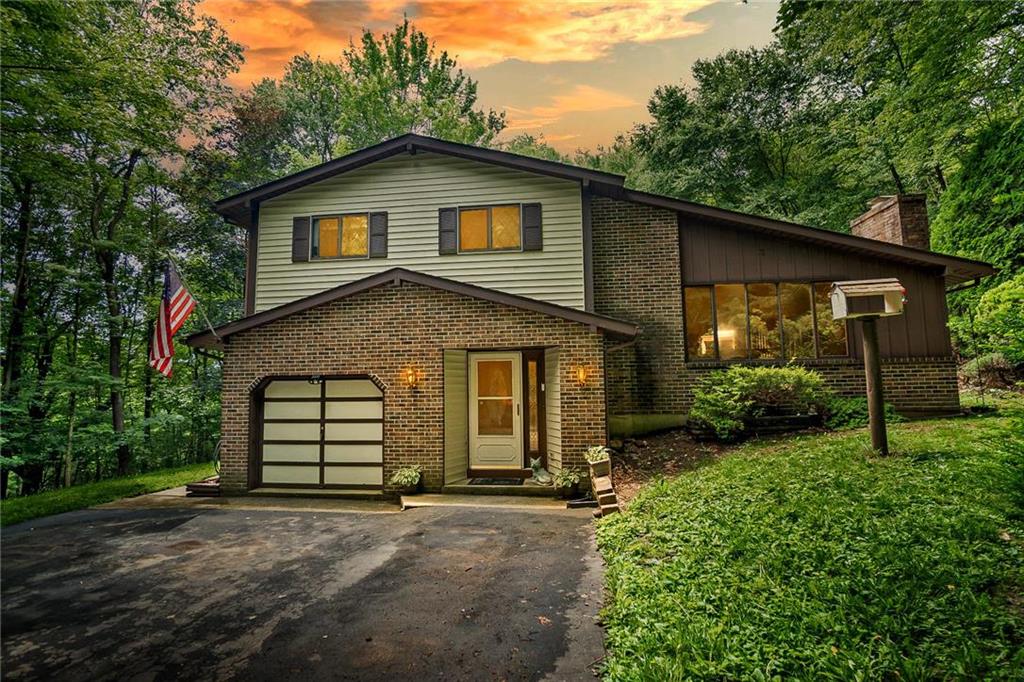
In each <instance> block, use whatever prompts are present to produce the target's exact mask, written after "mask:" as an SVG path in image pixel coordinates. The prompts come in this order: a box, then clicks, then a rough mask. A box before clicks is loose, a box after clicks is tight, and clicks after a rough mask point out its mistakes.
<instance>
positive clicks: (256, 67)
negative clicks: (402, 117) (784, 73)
mask: <svg viewBox="0 0 1024 682" xmlns="http://www.w3.org/2000/svg"><path fill="white" fill-rule="evenodd" d="M202 9H203V11H205V12H206V13H208V14H211V15H213V16H214V17H216V18H217V19H218V20H219V21H220V22H221V23H222V24H223V25H224V27H225V28H226V29H227V31H228V33H229V34H230V35H231V37H232V38H233V39H234V40H236V41H238V42H240V43H242V44H243V45H244V46H245V48H246V50H245V59H246V61H245V65H244V66H243V67H242V70H241V72H240V73H238V74H236V75H235V76H234V78H233V83H234V84H235V85H236V86H238V87H243V88H244V87H247V86H248V85H249V84H250V83H252V82H253V81H254V80H258V79H259V78H262V77H263V76H271V77H278V76H280V75H281V73H282V72H283V71H284V65H285V64H286V63H287V62H288V60H289V59H290V58H291V57H292V55H295V54H300V53H302V52H308V53H310V54H311V55H313V56H320V57H323V58H328V59H332V60H336V59H337V58H338V56H339V54H340V52H341V50H342V48H343V47H345V46H347V45H348V43H349V40H350V39H355V38H357V37H358V36H359V34H360V33H361V32H362V30H363V29H369V30H371V31H374V32H375V33H383V32H385V31H387V30H390V29H391V28H392V27H394V25H395V24H397V23H399V22H401V21H402V17H403V15H405V16H407V17H408V18H409V19H410V21H411V22H412V23H413V24H414V25H415V26H416V27H417V28H419V29H420V30H422V31H423V32H424V33H426V34H427V35H428V36H430V37H431V38H432V39H434V40H435V41H436V43H437V47H438V49H441V50H447V51H448V52H449V54H452V55H454V56H455V57H456V58H457V60H458V63H459V65H460V66H461V67H462V68H463V69H465V71H466V72H467V73H468V74H469V75H470V76H471V77H472V78H474V79H475V80H477V81H478V83H479V95H480V105H481V106H482V107H485V108H493V109H496V110H499V111H505V112H506V113H507V117H508V122H509V125H508V129H507V131H506V133H505V134H504V135H505V136H506V137H507V136H510V135H515V134H519V133H531V134H533V135H543V136H544V138H545V139H546V140H547V141H548V142H549V143H550V144H552V145H553V146H555V147H557V148H558V149H561V150H562V151H572V150H575V149H577V148H584V149H592V148H594V147H596V146H597V145H599V144H607V143H609V142H611V140H612V139H613V138H614V137H615V134H616V133H618V132H622V131H625V130H628V129H629V128H630V127H631V126H632V125H633V124H634V123H636V122H638V121H643V120H647V110H646V106H647V100H648V98H649V97H650V95H651V93H652V92H653V91H654V88H655V87H657V86H658V85H661V84H666V83H678V82H683V83H689V82H690V67H691V66H692V65H693V62H694V61H695V60H696V59H699V58H701V57H711V56H714V55H715V54H718V53H719V52H721V51H722V50H726V49H729V48H732V47H741V48H742V47H750V46H755V45H756V46H760V45H764V44H765V43H767V42H768V41H769V40H770V39H771V29H772V26H773V25H774V23H775V13H776V10H777V9H778V5H777V4H776V3H767V2H765V3H758V2H752V3H750V4H741V3H736V2H722V3H714V2H709V1H708V0H664V1H663V2H644V1H641V0H635V1H632V2H617V1H616V0H608V2H555V1H552V0H547V1H545V0H515V1H508V0H489V1H484V2H477V1H475V0H460V1H458V2H403V1H400V0H379V1H376V0H370V1H365V2H360V1H355V0H352V1H346V2H334V1H328V0H204V2H203V4H202Z"/></svg>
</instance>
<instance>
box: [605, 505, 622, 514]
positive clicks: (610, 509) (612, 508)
mask: <svg viewBox="0 0 1024 682" xmlns="http://www.w3.org/2000/svg"><path fill="white" fill-rule="evenodd" d="M618 512H619V505H618V504H609V505H601V516H609V515H611V514H617V513H618Z"/></svg>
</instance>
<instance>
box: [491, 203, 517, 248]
mask: <svg viewBox="0 0 1024 682" xmlns="http://www.w3.org/2000/svg"><path fill="white" fill-rule="evenodd" d="M519 234H520V230H519V206H495V207H494V208H492V209H491V246H492V247H493V248H495V249H518V248H519Z"/></svg>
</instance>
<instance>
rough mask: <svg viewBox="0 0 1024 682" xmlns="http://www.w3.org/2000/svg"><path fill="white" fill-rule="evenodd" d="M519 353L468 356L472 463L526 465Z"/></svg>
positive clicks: (487, 466) (480, 466) (498, 466)
mask: <svg viewBox="0 0 1024 682" xmlns="http://www.w3.org/2000/svg"><path fill="white" fill-rule="evenodd" d="M521 362H522V360H521V356H520V354H519V353H472V354H470V356H469V467H470V469H508V470H516V471H519V470H521V469H522V468H523V431H522V428H523V420H522V419H521V415H522V393H523V375H522V365H521Z"/></svg>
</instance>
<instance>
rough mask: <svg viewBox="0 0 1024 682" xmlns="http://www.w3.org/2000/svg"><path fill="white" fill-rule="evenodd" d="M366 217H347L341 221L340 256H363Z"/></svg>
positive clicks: (365, 237)
mask: <svg viewBox="0 0 1024 682" xmlns="http://www.w3.org/2000/svg"><path fill="white" fill-rule="evenodd" d="M367 232H368V227H367V216H366V215H365V214H363V215H347V216H345V217H344V218H343V219H342V230H341V255H342V256H365V255H366V243H367Z"/></svg>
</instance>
